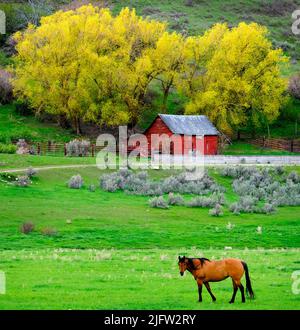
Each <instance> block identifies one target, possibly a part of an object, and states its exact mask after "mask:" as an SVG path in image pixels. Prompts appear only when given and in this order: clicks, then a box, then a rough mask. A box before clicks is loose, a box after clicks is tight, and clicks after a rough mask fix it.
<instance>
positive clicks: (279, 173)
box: [274, 166, 284, 175]
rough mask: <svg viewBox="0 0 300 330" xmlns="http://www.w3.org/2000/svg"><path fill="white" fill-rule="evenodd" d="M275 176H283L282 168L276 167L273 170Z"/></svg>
mask: <svg viewBox="0 0 300 330" xmlns="http://www.w3.org/2000/svg"><path fill="white" fill-rule="evenodd" d="M274 171H275V174H277V175H283V174H284V167H283V166H276V167H275V168H274Z"/></svg>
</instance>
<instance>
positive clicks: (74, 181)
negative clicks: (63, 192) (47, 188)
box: [68, 174, 83, 189]
mask: <svg viewBox="0 0 300 330" xmlns="http://www.w3.org/2000/svg"><path fill="white" fill-rule="evenodd" d="M82 186H83V179H82V177H81V175H80V174H77V175H73V176H72V177H71V179H70V180H69V182H68V187H69V188H71V189H80V188H81V187H82Z"/></svg>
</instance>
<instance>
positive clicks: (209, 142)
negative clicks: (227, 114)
mask: <svg viewBox="0 0 300 330" xmlns="http://www.w3.org/2000/svg"><path fill="white" fill-rule="evenodd" d="M152 134H159V135H162V134H166V135H168V136H171V135H173V133H172V132H171V131H170V130H169V128H168V127H167V126H166V124H165V123H164V122H163V120H162V119H161V118H159V117H157V118H156V120H155V121H154V122H153V124H152V125H151V126H150V127H149V128H148V129H147V131H146V132H145V135H146V137H147V140H148V152H149V153H150V152H151V135H152ZM173 136H174V137H175V141H177V140H176V139H180V141H181V142H180V143H181V146H182V151H181V152H180V150H176V149H175V150H174V154H182V153H184V154H189V153H190V150H191V147H190V146H189V145H186V146H185V145H184V138H183V135H182V136H180V135H173ZM191 140H192V144H191V146H192V150H195V149H196V136H193V137H191ZM201 150H202V148H201V147H200V150H199V151H200V152H201ZM217 150H218V136H205V137H204V154H205V155H216V154H217ZM145 153H147V151H145V152H143V154H145Z"/></svg>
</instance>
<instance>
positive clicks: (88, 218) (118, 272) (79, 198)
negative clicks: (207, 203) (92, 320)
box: [0, 156, 300, 309]
mask: <svg viewBox="0 0 300 330" xmlns="http://www.w3.org/2000/svg"><path fill="white" fill-rule="evenodd" d="M9 157H11V156H9ZM17 157H19V158H21V157H20V156H17ZM42 158H43V157H40V159H42ZM37 159H38V158H37ZM41 162H42V161H41ZM36 165H38V164H36ZM294 169H295V168H294ZM296 169H297V171H299V170H300V169H299V168H296ZM210 172H211V175H212V176H213V177H214V178H215V179H216V180H217V181H218V182H219V183H221V184H222V185H224V186H225V187H226V188H227V193H226V199H227V201H229V202H232V201H234V200H236V199H237V196H236V195H235V194H234V193H233V192H232V190H231V188H230V186H231V179H229V178H221V177H220V176H219V175H218V174H217V172H216V171H215V170H213V169H211V170H210ZM77 173H80V174H81V175H82V176H83V178H84V180H85V187H83V188H82V189H81V190H71V189H68V188H67V187H66V181H67V180H68V179H69V178H70V176H71V175H73V174H77ZM102 174H103V171H99V170H97V169H96V168H94V167H88V168H84V169H83V168H80V169H63V170H58V169H56V170H48V171H41V172H40V173H39V174H38V177H37V178H36V179H34V181H33V185H32V186H30V187H28V188H20V187H15V186H11V185H7V184H4V183H0V196H1V197H0V200H1V203H0V214H1V218H0V223H1V229H0V271H4V272H5V273H6V276H7V294H6V295H0V309H126V308H127V309H153V308H155V309H242V308H244V309H299V308H300V297H299V295H294V294H293V293H292V291H291V284H292V281H291V274H292V272H293V271H294V270H297V269H299V252H300V250H299V248H300V238H299V229H300V224H299V211H300V208H299V207H284V208H280V209H279V211H278V213H276V214H275V215H271V216H267V215H261V214H243V215H240V216H234V215H232V214H231V213H229V211H228V210H225V213H224V216H222V217H219V218H215V217H211V216H209V215H208V209H198V208H187V207H183V206H182V207H181V206H180V207H178V206H177V207H176V206H174V207H171V208H170V209H168V210H159V209H152V208H149V206H148V197H143V196H131V195H127V194H125V193H123V192H116V193H108V192H104V191H102V190H100V189H97V190H96V192H90V191H89V190H88V189H87V187H88V185H89V184H90V183H94V184H96V185H97V183H98V179H99V176H100V175H102ZM150 175H151V176H152V177H154V178H160V177H162V176H168V175H170V173H169V172H167V171H154V170H153V171H151V172H150ZM186 198H188V197H186ZM69 220H71V223H68V222H70V221H69ZM25 221H32V222H33V223H34V224H35V226H36V227H35V231H34V232H32V233H31V234H28V235H24V234H21V233H20V231H19V228H20V225H21V224H22V223H23V222H25ZM228 222H231V223H232V224H234V225H235V227H234V228H233V229H232V230H228V229H227V228H226V225H227V224H228ZM257 226H262V227H263V232H262V234H258V233H257V232H256V228H257ZM45 227H51V228H55V229H56V230H57V232H58V233H57V235H55V236H45V235H42V233H41V230H42V229H43V228H45ZM225 247H231V248H232V250H225ZM178 254H185V255H188V256H195V257H199V256H205V257H208V258H211V259H214V258H223V257H225V256H226V257H238V258H241V259H244V260H245V261H246V262H247V263H248V265H249V268H250V275H251V277H252V279H253V287H254V290H255V292H256V296H257V298H256V300H254V301H248V302H247V303H246V304H243V305H242V304H241V302H240V296H237V300H236V304H234V305H233V306H232V305H229V304H228V301H229V299H230V297H231V294H232V288H231V281H230V280H226V281H223V282H221V283H215V284H213V285H212V289H213V291H214V293H215V295H216V296H217V299H218V301H217V303H215V304H213V303H212V302H211V301H210V298H209V296H208V294H207V293H206V292H205V293H204V302H203V303H202V304H201V305H200V304H199V303H197V287H196V283H195V281H194V280H193V278H192V276H191V275H188V274H187V276H185V277H183V278H181V277H180V276H179V273H178V269H177V267H178V266H177V262H176V259H177V255H178Z"/></svg>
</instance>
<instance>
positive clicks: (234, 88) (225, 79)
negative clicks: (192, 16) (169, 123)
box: [186, 23, 286, 134]
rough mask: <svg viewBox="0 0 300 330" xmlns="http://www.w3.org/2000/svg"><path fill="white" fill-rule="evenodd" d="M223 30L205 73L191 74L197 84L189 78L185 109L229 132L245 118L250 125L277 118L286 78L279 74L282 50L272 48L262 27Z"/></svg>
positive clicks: (240, 25) (206, 65) (245, 26)
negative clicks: (194, 76)
mask: <svg viewBox="0 0 300 330" xmlns="http://www.w3.org/2000/svg"><path fill="white" fill-rule="evenodd" d="M223 29H224V28H223ZM214 30H220V26H215V27H213V28H212V31H211V32H212V33H213V32H214ZM223 31H224V33H222V35H221V38H220V39H219V40H218V42H217V47H213V48H212V49H213V51H212V52H211V53H210V54H209V56H208V58H207V59H206V60H205V65H204V70H203V74H202V75H203V77H201V79H200V78H199V74H198V76H197V77H196V78H195V79H196V80H197V79H198V80H201V83H196V84H195V83H194V82H193V80H194V79H192V82H191V85H192V86H193V88H190V89H189V92H190V96H191V100H190V102H188V103H187V105H186V113H187V114H195V113H203V114H206V115H208V116H209V118H210V119H211V120H212V121H213V122H214V123H215V124H216V125H217V126H218V127H219V128H220V129H221V130H223V131H225V132H226V133H228V134H232V133H233V131H234V130H237V129H239V128H241V127H243V126H245V125H246V124H248V123H249V121H251V123H252V124H253V126H260V125H262V123H264V124H267V126H268V123H270V122H272V121H274V120H275V119H276V118H277V117H278V115H279V109H280V107H281V105H282V103H283V102H284V92H285V90H286V81H285V80H284V79H282V78H281V76H280V69H279V66H280V63H282V62H285V61H286V59H285V58H284V57H283V55H282V51H281V50H280V49H277V50H273V49H272V45H271V42H270V41H268V39H267V37H266V35H267V29H266V28H265V27H262V26H260V25H258V24H256V23H251V24H246V23H240V24H239V25H238V26H237V27H235V28H233V29H231V30H229V29H228V28H225V29H224V30H223ZM218 35H220V34H218ZM205 37H206V36H205V35H204V37H203V38H205ZM199 42H200V43H201V38H200V41H199ZM211 42H213V40H211ZM200 76H201V75H200ZM194 85H195V86H196V87H194Z"/></svg>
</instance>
